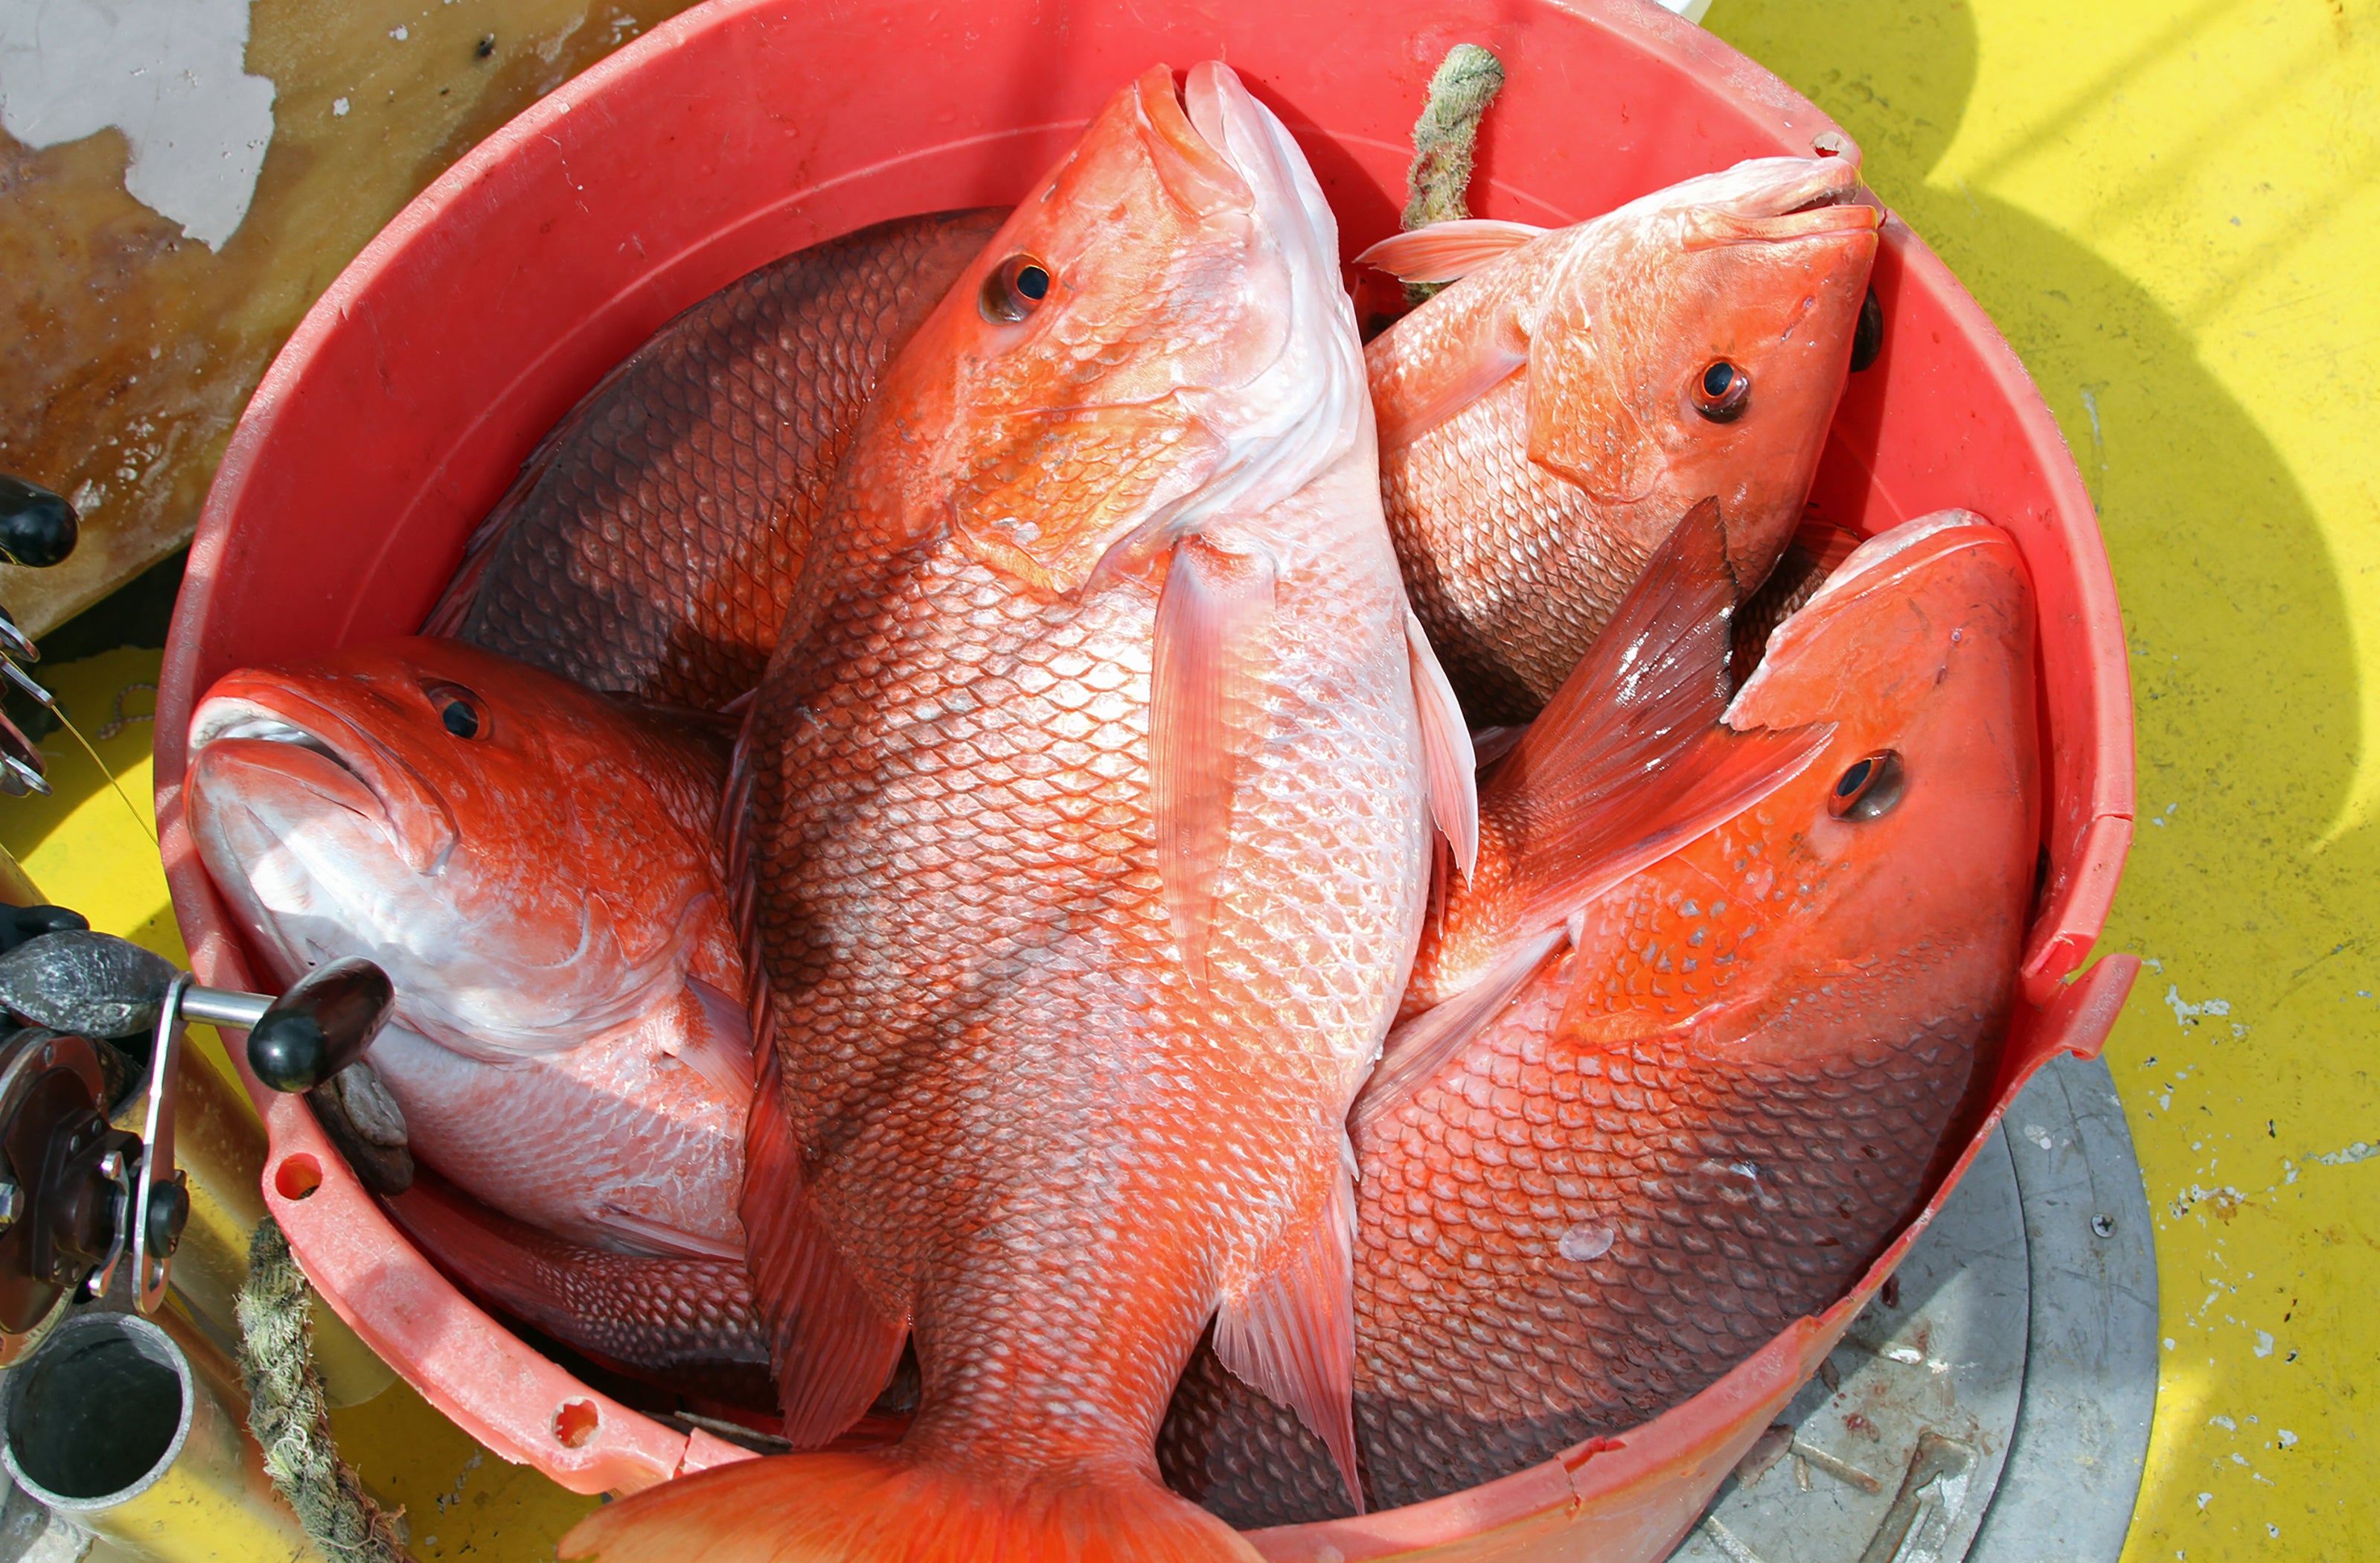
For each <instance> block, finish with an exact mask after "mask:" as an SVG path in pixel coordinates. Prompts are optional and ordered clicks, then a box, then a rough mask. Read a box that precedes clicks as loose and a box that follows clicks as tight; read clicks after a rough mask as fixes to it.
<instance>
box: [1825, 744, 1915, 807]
mask: <svg viewBox="0 0 2380 1563" xmlns="http://www.w3.org/2000/svg"><path fill="white" fill-rule="evenodd" d="M1908 790H1909V784H1908V772H1907V771H1906V770H1905V769H1903V768H1902V766H1901V763H1900V756H1899V755H1897V754H1894V753H1893V752H1892V751H1891V750H1890V749H1878V750H1877V751H1876V753H1874V754H1872V755H1868V756H1866V757H1863V758H1861V759H1858V760H1854V761H1853V762H1852V766H1851V769H1848V770H1846V771H1844V772H1843V773H1842V774H1841V775H1840V776H1839V777H1837V778H1835V784H1834V787H1833V788H1832V789H1831V790H1830V791H1828V794H1827V812H1828V814H1831V815H1833V816H1834V817H1835V818H1838V819H1881V818H1884V817H1885V816H1886V815H1888V814H1890V813H1891V812H1892V811H1893V808H1894V806H1896V805H1898V804H1899V803H1900V794H1903V793H1905V792H1907V791H1908Z"/></svg>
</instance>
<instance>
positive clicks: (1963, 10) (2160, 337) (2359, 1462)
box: [0, 0, 2380, 1563]
mask: <svg viewBox="0 0 2380 1563" xmlns="http://www.w3.org/2000/svg"><path fill="white" fill-rule="evenodd" d="M414 8H417V6H415V5H408V6H400V7H399V8H398V11H392V12H390V13H389V18H390V20H389V21H388V23H387V25H388V26H392V27H394V26H395V25H396V24H397V22H398V21H399V20H402V19H404V18H402V17H400V15H399V13H400V12H409V11H410V10H412V9H414ZM667 8H668V7H667V6H646V7H643V9H645V10H647V11H658V10H663V9H667ZM437 9H438V7H437V6H434V5H432V6H428V7H427V12H426V13H425V14H427V13H435V12H436V11H437ZM1707 20H1708V25H1709V26H1710V27H1711V29H1712V30H1714V31H1715V32H1717V33H1718V34H1719V35H1720V36H1722V37H1724V38H1726V39H1727V40H1728V41H1729V42H1732V43H1734V44H1735V45H1737V46H1738V47H1740V48H1742V49H1743V50H1744V51H1745V52H1746V53H1748V54H1750V55H1752V56H1753V57H1755V59H1759V60H1761V61H1763V62H1765V63H1766V64H1767V65H1769V66H1770V67H1773V68H1774V69H1776V70H1777V71H1778V72H1779V74H1781V75H1782V76H1784V77H1785V79H1787V80H1789V81H1791V82H1792V83H1793V84H1794V85H1795V86H1797V87H1799V88H1801V89H1802V90H1803V91H1804V92H1807V93H1808V94H1810V95H1811V96H1812V97H1813V98H1815V100H1816V101H1817V102H1818V103H1819V104H1820V105H1821V106H1822V107H1824V108H1825V109H1827V110H1828V112H1829V113H1830V114H1832V115H1835V116H1836V117H1837V118H1838V119H1840V121H1841V122H1842V123H1843V124H1844V125H1845V126H1846V127H1849V128H1850V129H1851V130H1852V133H1853V134H1854V135H1855V136H1856V137H1857V138H1858V139H1859V140H1860V142H1861V144H1862V146H1863V147H1864V151H1865V153H1866V160H1867V161H1866V167H1867V173H1868V177H1869V179H1870V182H1871V183H1872V184H1873V185H1874V186H1875V188H1876V189H1877V190H1878V191H1879V192H1880V193H1881V194H1882V195H1883V196H1884V197H1885V199H1886V200H1888V201H1889V202H1890V203H1891V204H1892V205H1893V206H1894V207H1895V208H1896V209H1898V210H1899V211H1900V212H1902V213H1903V214H1904V215H1905V216H1907V217H1908V219H1909V220H1910V222H1911V223H1912V224H1913V225H1914V226H1915V227H1916V228H1917V229H1918V231H1919V232H1921V233H1922V234H1924V235H1925V236H1926V238H1927V239H1928V240H1929V241H1930V242H1931V243H1932V244H1933V245H1934V246H1935V247H1936V248H1937V249H1938V250H1939V251H1940V252H1941V254H1942V256H1943V258H1944V259H1945V260H1946V261H1948V262H1949V264H1950V266H1951V267H1952V268H1953V269H1954V270H1955V271H1956V272H1957V273H1958V274H1959V275H1960V277H1961V279H1962V280H1963V281H1964V282H1965V283H1966V285H1967V286H1968V287H1969V288H1970V289H1971V290H1972V291H1973V293H1974V295H1975V297H1977V298H1978V299H1979V300H1981V301H1982V303H1983V304H1984V306H1985V309H1988V310H1989V311H1990V313H1991V315H1992V317H1993V319H1994V320H1996V321H1998V323H1999V325H2000V328H2001V329H2002V330H2003V331H2004V332H2005V333H2007V334H2008V336H2009V339H2010V342H2011V343H2012V344H2013V345H2015V347H2016V349H2017V351H2018V352H2019V354H2020V355H2021V356H2022V357H2023V359H2024V361H2025V363H2026V365H2027V366H2028V367H2029V368H2030V369H2031V370H2032V371H2033V375H2034V380H2035V381H2036V382H2038V383H2039V385H2040V387H2041V390H2042V393H2043V394H2044V395H2045V396H2046V397H2047V399H2048V401H2049V405H2050V406H2051V407H2052V408H2054V409H2055V410H2056V412H2057V414H2058V418H2059V420H2060V421H2061V423H2062V424H2063V426H2064V428H2065V430H2066V436H2067V440H2068V442H2069V443H2070V445H2071V446H2072V447H2073V450H2074V452H2075V454H2076V455H2077V457H2078V458H2079V460H2080V462H2081V465H2082V468H2083V476H2084V479H2086V481H2087V482H2088V483H2089V485H2090V487H2091V491H2092V493H2093V496H2094V498H2095V500H2096V501H2097V503H2098V506H2099V510H2100V515H2101V524H2102V526H2103V527H2104V529H2105V532H2106V535H2107V547H2108V551H2109V554H2110V555H2111V557H2112V558H2113V561H2114V564H2115V574H2116V583H2117V587H2118V590H2119V593H2120V595H2121V597H2122V600H2123V606H2124V613H2125V624H2126V631H2127V635H2128V639H2129V644H2130V647H2131V657H2132V664H2131V672H2132V681H2133V691H2134V696H2135V698H2136V700H2137V702H2138V722H2139V745H2140V826H2139V832H2138V838H2137V840H2136V842H2135V844H2134V846H2133V849H2132V854H2131V864H2130V866H2129V868H2128V869H2127V872H2126V875H2125V878H2124V884H2123V890H2122V891H2121V893H2120V895H2119V897H2118V900H2117V903H2116V910H2115V915H2114V917H2113V919H2112V920H2111V922H2110V923H2109V925H2108V928H2107V938H2106V939H2105V941H2104V945H2103V947H2104V948H2105V949H2110V950H2131V951H2138V952H2139V953H2140V954H2141V955H2142V956H2143V958H2144V959H2145V960H2146V962H2147V969H2146V970H2145V971H2144V972H2143V977H2142V981H2141V984H2140V987H2139V989H2138V991H2137V992H2136V993H2135V994H2134V995H2133V998H2132V1000H2131V1004H2130V1006H2129V1007H2128V1009H2127V1011H2126V1012H2125V1014H2124V1017H2123V1020H2122V1022H2121V1024H2119V1026H2118V1028H2117V1030H2116V1033H2115V1036H2114V1037H2113V1038H2112V1040H2111V1041H2110V1042H2109V1044H2108V1048H2107V1053H2108V1058H2109V1060H2110V1061H2111V1063H2112V1064H2113V1066H2114V1069H2115V1076H2116V1081H2117V1084H2118V1087H2119V1090H2120V1092H2121V1093H2122V1096H2123V1098H2124V1102H2125V1106H2126V1109H2127V1111H2128V1113H2129V1115H2130V1117H2131V1128H2132V1133H2133V1136H2134V1140H2135V1142H2136V1144H2137V1145H2138V1147H2139V1150H2140V1155H2141V1158H2142V1163H2143V1169H2144V1172H2145V1176H2146V1179H2147V1184H2148V1193H2149V1200H2150V1205H2151V1207H2152V1208H2153V1210H2154V1211H2155V1213H2156V1222H2157V1232H2156V1245H2157V1266H2158V1274H2159V1276H2160V1278H2161V1279H2160V1286H2161V1293H2162V1294H2161V1299H2160V1308H2161V1317H2162V1335H2163V1338H2164V1345H2165V1351H2164V1358H2163V1372H2162V1375H2161V1381H2160V1386H2159V1399H2158V1404H2157V1413H2156V1423H2155V1431H2154V1434H2153V1436H2152V1440H2151V1445H2150V1450H2149V1460H2148V1470H2147V1472H2146V1474H2145V1477H2144V1479H2143V1484H2142V1487H2141V1496H2140V1502H2139V1506H2138V1508H2137V1510H2136V1512H2135V1515H2134V1518H2133V1523H2132V1529H2131V1539H2130V1541H2129V1543H2128V1544H2127V1545H2126V1548H2125V1551H2124V1555H2123V1558H2124V1563H2151V1560H2157V1563H2162V1560H2165V1559H2168V1558H2174V1559H2184V1560H2189V1563H2213V1560H2228V1559H2234V1558H2267V1557H2290V1558H2333V1557H2359V1556H2362V1555H2364V1554H2366V1553H2367V1552H2369V1551H2370V1550H2371V1548H2370V1545H2369V1542H2368V1538H2369V1537H2370V1536H2371V1535H2372V1534H2374V1532H2375V1530H2380V1460H2375V1459H2374V1444H2373V1443H2368V1442H2366V1441H2365V1440H2364V1439H2363V1438H2362V1434H2363V1433H2364V1431H2365V1429H2364V1428H2362V1426H2361V1425H2360V1415H2359V1405H2360V1393H2361V1391H2362V1389H2363V1388H2364V1387H2365V1381H2366V1379H2367V1378H2368V1376H2369V1375H2370V1374H2371V1372H2372V1369H2373V1365H2374V1357H2375V1353H2380V1311H2375V1310H2374V1309H2373V1308H2372V1303H2371V1299H2372V1297H2373V1296H2374V1293H2375V1292H2380V1222H2375V1220H2374V1215H2373V1212H2374V1209H2375V1208H2380V1205H2376V1204H2375V1199H2374V1194H2375V1192H2380V1081H2375V1078H2374V1071H2373V1066H2372V1051H2371V1050H2372V1048H2373V1046H2374V1041H2375V1039H2380V1000H2375V998H2374V990H2375V989H2380V969H2375V968H2380V962H2375V959H2374V953H2375V936H2374V927H2380V829H2375V814H2380V477H2375V472H2380V463H2375V461H2374V454H2375V452H2380V438H2375V434H2374V424H2375V418H2380V364H2375V357H2380V355H2375V353H2374V342H2375V340H2380V290H2375V289H2374V286H2373V285H2372V279H2373V277H2374V259H2373V258H2374V255H2380V181H2375V174H2380V90H2375V83H2380V5H2375V4H2374V3H2373V0H2286V3H2275V0H2199V3H2196V4H2185V5H2182V6H2153V5H2149V4H2145V3H2143V0H2112V3H2110V4H2107V5H2101V6H2074V5H2071V4H2051V3H2049V0H1949V3H1945V4H1940V5H1934V6H1902V5H1897V4H1888V3H1886V0H1838V3H1835V4H1829V5H1818V4H1815V3H1812V0H1717V3H1716V4H1715V5H1714V6H1713V7H1712V10H1711V13H1710V15H1709V17H1708V18H1707ZM288 25H289V23H288V22H287V20H286V18H283V19H281V20H275V19H274V18H273V16H272V15H271V14H269V8H268V7H265V6H259V7H257V13H256V17H255V27H256V29H257V36H258V39H259V40H260V43H252V44H251V45H250V48H251V57H253V51H254V50H255V49H256V48H257V47H259V46H261V42H262V41H265V40H267V39H268V37H269V35H270V34H272V33H273V30H274V29H276V28H282V27H286V26H288ZM376 25H378V24H376ZM415 25H416V26H419V25H421V24H420V23H419V22H416V23H415ZM1494 134H1495V132H1494V127H1493V119H1492V116H1491V119H1490V125H1489V129H1488V139H1489V149H1488V155H1489V156H1490V157H1492V155H1493V148H1492V143H1493V137H1494ZM0 141H5V138H0ZM454 150H459V148H457V149H454ZM357 155H358V156H359V157H360V156H368V155H369V153H368V151H358V153H357ZM449 155H451V153H450V154H449ZM408 176H410V177H414V178H417V179H418V178H419V177H426V174H425V175H414V174H412V172H411V171H410V170H408ZM358 237H359V235H352V234H346V233H345V232H344V231H343V232H342V233H341V234H340V235H339V236H334V238H332V239H331V240H330V241H328V242H327V243H326V244H325V247H324V252H323V253H322V255H320V256H318V257H317V258H316V259H317V261H319V264H315V265H313V266H312V268H311V270H310V279H311V284H312V285H313V286H314V287H316V288H319V287H320V286H321V285H322V284H323V283H325V282H327V281H328V279H329V277H330V276H331V275H332V274H334V272H335V270H336V268H337V266H338V265H339V264H340V263H341V262H343V261H345V259H346V253H345V250H346V249H351V248H352V247H353V244H354V242H356V240H357V239H358ZM340 247H344V248H340ZM6 465H7V462H6V457H5V454H0V466H6ZM155 665H156V656H155V654H154V653H153V652H147V653H144V652H138V651H122V652H115V653H112V654H110V655H108V656H105V657H100V658H95V659H92V660H89V661H86V662H82V663H79V664H74V665H70V666H65V667H55V668H50V669H47V670H45V671H46V672H47V673H48V675H49V676H50V677H51V678H52V679H53V681H54V683H55V685H56V687H58V688H59V690H60V691H61V693H62V694H63V695H64V697H65V698H66V703H67V706H68V707H69V709H71V710H72V712H73V713H74V714H75V716H76V718H77V720H78V721H81V722H82V723H83V725H84V726H85V727H86V729H87V730H88V729H89V728H91V727H95V726H97V725H99V724H100V723H102V722H103V721H106V720H107V712H108V708H109V704H110V701H111V700H112V698H113V697H114V696H115V692H116V691H117V690H118V689H119V688H121V687H122V686H124V685H128V684H131V683H134V682H137V681H140V680H144V679H150V678H153V677H154V671H153V670H154V668H155ZM145 699H146V697H145V696H140V695H135V696H134V697H132V703H133V704H134V707H135V709H147V708H146V705H145ZM44 747H45V749H46V750H47V752H48V753H49V755H50V756H51V768H52V774H53V776H54V778H55V781H56V782H57V784H58V790H59V794H60V795H59V797H58V798H57V799H55V800H51V801H47V802H44V801H42V800H27V801H22V802H11V803H6V804H0V842H5V843H6V845H7V846H8V847H9V848H11V849H12V850H13V851H15V852H16V853H17V854H18V857H19V858H20V859H21V860H22V861H23V863H24V865H25V866H26V868H27V870H28V871H29V872H30V874H31V875H32V877H33V878H34V879H35V880H36V882H38V883H39V884H40V885H42V888H43V889H44V890H45V891H47V892H48V893H49V894H50V895H51V896H52V897H54V898H55V899H56V900H58V901H60V902H62V903H67V904H70V905H74V906H78V907H79V908H81V909H83V910H85V911H86V912H88V913H89V914H90V915H91V918H92V921H93V923H94V924H95V925H96V926H99V927H106V928H109V929H113V930H115V931H118V932H124V933H128V934H131V935H132V936H133V937H136V938H138V939H140V940H141V941H142V942H144V943H147V944H149V945H151V946H152V948H155V949H158V950H160V951H163V952H164V953H166V954H168V955H171V956H174V957H175V958H176V959H178V958H180V955H181V951H180V947H179V940H178V939H177V938H176V935H175V932H174V928H173V923H172V919H171V916H170V915H169V914H168V912H167V910H166V902H165V892H164V881H163V878H162V876H161V875H160V873H159V872H158V868H157V864H156V857H155V854H154V852H153V850H152V848H151V846H150V844H149V842H148V840H147V837H146V836H145V834H143V833H142V831H141V830H139V829H136V827H135V825H134V823H133V821H132V819H131V818H130V817H129V816H128V814H127V812H126V808H125V806H124V805H123V804H122V803H120V802H118V801H117V799H116V798H115V795H114V794H113V793H111V792H110V791H109V790H108V789H107V788H106V786H105V785H104V783H103V782H102V781H101V779H100V777H99V775H98V773H97V771H96V769H94V768H93V766H92V764H91V761H90V760H89V759H87V758H86V757H84V756H83V755H82V753H81V751H80V750H79V748H77V747H75V746H74V745H73V743H72V741H71V740H70V739H68V738H67V737H66V735H64V734H59V735H57V736H55V737H54V738H52V739H50V740H49V741H47V742H46V744H45V745H44ZM100 748H101V752H102V754H103V757H104V758H105V759H106V762H107V764H108V767H109V769H112V770H113V771H114V772H115V775H116V777H117V779H118V780H119V781H121V782H122V783H123V785H124V788H125V790H126V791H127V792H128V793H129V794H131V795H132V797H133V798H134V800H135V801H136V802H137V803H139V804H140V806H141V807H142V808H143V809H144V810H145V808H146V806H147V801H148V796H149V765H148V757H147V756H148V739H147V730H146V728H145V727H144V726H140V725H135V726H131V727H129V728H128V729H126V730H125V731H123V732H122V733H119V734H118V735H117V736H115V738H113V739H111V740H108V741H106V742H103V743H102V744H101V745H100ZM338 1431H339V1434H340V1436H341V1438H342V1439H343V1441H344V1444H345V1449H346V1453H347V1454H348V1455H349V1456H350V1457H351V1458H352V1459H354V1460H356V1462H357V1463H358V1465H359V1466H360V1467H361V1469H362V1470H363V1472H365V1474H366V1477H367V1479H368V1480H369V1481H370V1483H371V1484H372V1485H373V1486H374V1487H375V1488H377V1489H378V1490H379V1491H380V1492H382V1493H383V1495H385V1496H388V1497H390V1498H392V1499H394V1500H395V1501H396V1502H400V1503H402V1504H404V1505H405V1506H406V1508H407V1511H408V1515H409V1520H410V1525H411V1531H412V1545H413V1550H414V1552H415V1553H416V1555H417V1556H418V1557H421V1558H423V1559H440V1558H458V1557H481V1558H498V1559H506V1560H509V1559H516V1558H531V1557H547V1556H549V1555H550V1548H551V1545H552V1540H553V1537H555V1536H557V1535H558V1534H559V1533H561V1531H562V1530H563V1529H564V1528H565V1526H566V1525H567V1524H568V1522H569V1521H571V1520H572V1519H573V1518H574V1517H575V1516H577V1514H579V1513H581V1512H584V1511H585V1509H586V1508H588V1507H589V1500H587V1499H583V1498H577V1497H574V1496H571V1495H569V1494H566V1493H564V1492H563V1491H562V1490H561V1489H559V1488H557V1487H554V1486H553V1485H552V1484H550V1483H547V1482H545V1481H544V1480H543V1479H542V1478H540V1477H537V1476H535V1475H533V1474H531V1473H529V1472H525V1471H522V1470H518V1469H515V1468H512V1467H507V1466H505V1465H504V1464H503V1463H502V1462H501V1461H500V1460H495V1459H493V1458H492V1457H490V1456H488V1455H487V1454H486V1453H485V1451H482V1450H479V1449H477V1448H475V1447H474V1446H473V1445H472V1443H471V1441H470V1440H469V1439H468V1438H467V1437H465V1436H463V1435H462V1434H460V1433H459V1432H457V1431H455V1429H454V1428H452V1427H451V1426H449V1425H447V1424H443V1422H441V1421H440V1420H439V1419H438V1418H437V1417H436V1416H435V1414H434V1413H432V1412H430V1411H429V1409H428V1408H427V1407H426V1406H425V1405H423V1404H422V1402H421V1401H420V1400H419V1399H418V1398H417V1397H415V1396H413V1395H412V1394H411V1393H410V1392H409V1391H407V1390H405V1389H403V1388H402V1387H399V1388H398V1389H396V1390H393V1391H391V1392H390V1393H388V1394H387V1395H384V1396H383V1397H382V1398H381V1399H378V1400H375V1401H373V1402H371V1403H370V1404H369V1405H366V1406H363V1407H359V1408H357V1409H356V1410H354V1411H351V1412H345V1413H342V1414H341V1416H340V1417H339V1419H338ZM2076 1563H2090V1560H2076Z"/></svg>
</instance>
